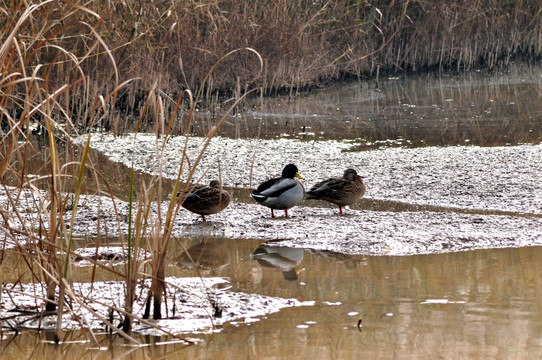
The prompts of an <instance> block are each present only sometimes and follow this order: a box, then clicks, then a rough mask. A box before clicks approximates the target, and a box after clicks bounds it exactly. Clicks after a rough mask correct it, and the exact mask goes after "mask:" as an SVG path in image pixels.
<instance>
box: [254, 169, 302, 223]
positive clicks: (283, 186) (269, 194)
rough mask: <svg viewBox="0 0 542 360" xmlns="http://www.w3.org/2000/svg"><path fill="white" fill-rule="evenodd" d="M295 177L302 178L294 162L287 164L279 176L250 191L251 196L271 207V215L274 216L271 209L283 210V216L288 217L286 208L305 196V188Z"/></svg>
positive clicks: (297, 202)
mask: <svg viewBox="0 0 542 360" xmlns="http://www.w3.org/2000/svg"><path fill="white" fill-rule="evenodd" d="M295 178H298V179H303V176H301V175H299V170H298V169H297V166H295V165H294V164H288V165H286V166H285V167H284V169H283V170H282V175H281V177H279V178H274V179H269V180H267V181H265V182H263V183H262V184H260V186H258V187H257V188H256V190H254V191H253V192H252V197H253V198H254V200H256V201H257V202H258V203H260V204H262V205H264V206H267V207H268V208H270V209H271V217H273V218H274V217H275V213H274V212H273V210H284V217H288V209H290V208H292V207H294V206H295V205H297V204H299V203H300V202H301V200H303V198H304V197H305V189H304V188H303V185H301V183H300V182H298V181H297V180H295Z"/></svg>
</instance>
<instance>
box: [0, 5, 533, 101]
mask: <svg viewBox="0 0 542 360" xmlns="http://www.w3.org/2000/svg"><path fill="white" fill-rule="evenodd" d="M25 3H26V2H7V1H3V2H2V3H1V9H0V24H2V26H1V28H2V30H1V34H0V35H1V37H2V43H3V44H4V45H7V48H6V49H4V50H7V54H8V55H7V56H13V55H14V54H16V53H17V52H20V53H21V56H20V57H13V59H12V61H10V62H8V64H7V65H8V66H7V68H6V67H5V68H3V69H2V71H3V74H4V75H6V74H9V73H13V72H17V71H20V68H21V65H22V64H21V62H24V66H25V67H26V69H27V71H28V72H30V73H32V72H33V71H36V72H37V74H40V73H41V72H43V71H45V70H47V69H48V68H49V67H50V65H51V64H52V63H53V62H55V63H56V64H57V66H55V68H54V69H53V70H52V73H51V74H50V76H49V79H50V81H51V83H55V84H56V85H57V86H58V84H66V83H69V84H73V85H72V89H71V91H72V94H74V95H77V99H75V98H74V99H72V100H71V104H70V109H71V110H73V111H79V112H82V111H83V110H82V108H85V109H86V108H87V107H88V106H89V103H91V102H92V99H95V98H96V96H97V95H99V94H103V93H111V92H112V91H113V89H115V87H116V86H118V84H120V83H122V82H123V81H126V80H129V79H130V80H131V83H130V84H129V85H127V86H125V87H123V89H122V91H119V93H118V97H117V98H116V99H115V101H116V105H115V106H116V107H117V108H118V109H120V110H123V111H125V112H130V111H132V110H133V109H134V108H140V107H141V106H143V103H144V101H145V99H146V97H147V94H148V92H149V90H150V89H152V88H153V86H156V88H157V89H158V90H159V91H160V92H161V93H162V94H163V95H164V97H165V98H166V99H167V98H168V97H172V98H175V97H176V96H175V95H176V94H178V93H179V92H180V91H181V90H183V89H187V88H188V89H191V90H192V91H193V92H194V93H196V92H197V91H198V90H199V89H200V87H201V86H202V83H203V82H204V81H203V80H204V78H205V76H206V75H207V73H208V71H209V70H210V69H211V67H212V66H213V65H214V64H215V63H216V62H217V60H218V59H220V58H221V57H222V56H223V55H224V54H226V53H228V52H229V51H231V50H233V49H238V48H244V47H250V48H253V49H254V50H256V51H257V52H258V53H259V54H261V56H262V58H263V61H264V71H263V73H262V74H261V76H259V77H258V78H256V79H254V74H256V73H257V72H258V69H259V67H260V59H258V58H257V57H256V56H254V54H253V53H252V52H249V51H244V52H238V53H236V54H235V55H233V56H230V57H228V58H227V59H225V60H224V61H222V62H221V63H220V64H219V66H218V67H217V68H216V69H215V70H214V71H213V73H212V74H211V76H210V78H209V81H208V82H207V83H206V85H205V89H202V90H204V94H210V93H215V92H223V93H228V94H233V93H240V92H242V91H244V90H245V89H246V88H249V87H262V89H263V90H264V92H265V93H272V92H274V91H277V90H279V89H285V88H303V87H305V86H310V85H313V84H316V83H318V82H321V81H325V80H332V79H338V78H341V77H344V76H366V75H369V76H371V75H373V76H374V75H376V74H378V72H379V71H405V70H409V71H418V70H425V69H459V70H462V69H470V68H473V67H485V68H493V67H496V66H500V65H506V64H507V63H508V62H509V61H510V60H511V59H517V58H521V59H526V60H532V59H539V58H540V55H541V54H542V14H541V11H542V10H541V8H540V6H539V4H538V2H536V1H514V2H511V1H503V0H478V1H470V0H462V1H452V2H451V1H436V0H419V1H408V0H406V1H389V0H376V1H370V2H369V1H363V0H360V1H345V0H339V1H312V0H310V1H308V0H307V1H305V0H303V1H283V0H277V1H247V2H241V1H216V0H205V1H193V0H189V1H184V2H180V1H159V2H140V1H133V0H128V1H123V2H116V1H106V0H90V1H87V2H85V4H84V6H85V7H84V8H83V7H79V6H76V5H75V3H72V2H68V1H53V2H50V3H47V4H45V5H43V6H42V7H41V8H40V10H39V11H37V12H35V13H33V14H32V16H30V17H28V18H27V19H25V20H24V21H23V22H21V23H20V24H18V21H19V20H20V19H21V16H22V14H23V13H24V11H26V10H27V9H28V6H27V4H25ZM15 29H16V32H17V36H16V37H15V38H14V39H13V41H9V44H8V42H7V41H6V40H7V39H8V37H9V35H10V33H12V31H13V30H15ZM59 49H62V50H59ZM4 56H6V54H4ZM73 59H75V60H73ZM74 61H75V62H76V63H77V66H75V65H74ZM4 64H5V62H4ZM40 66H41V69H38V67H40ZM74 82H75V84H74Z"/></svg>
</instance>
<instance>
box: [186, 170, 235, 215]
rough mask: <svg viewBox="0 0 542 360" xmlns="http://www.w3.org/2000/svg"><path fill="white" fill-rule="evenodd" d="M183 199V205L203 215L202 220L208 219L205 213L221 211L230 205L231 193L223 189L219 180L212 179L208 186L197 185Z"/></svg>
mask: <svg viewBox="0 0 542 360" xmlns="http://www.w3.org/2000/svg"><path fill="white" fill-rule="evenodd" d="M182 201H183V202H182V207H184V208H185V209H187V210H188V211H191V212H193V213H196V214H198V215H201V218H202V220H203V221H206V220H205V215H211V214H216V213H219V212H221V211H222V210H224V209H225V208H227V207H228V205H229V204H230V194H229V193H228V192H227V191H226V190H224V189H222V186H221V185H220V183H219V182H218V180H212V181H211V182H210V183H209V185H208V186H207V185H195V186H194V187H193V188H192V189H191V190H190V192H187V193H186V194H185V195H184V196H183V200H182Z"/></svg>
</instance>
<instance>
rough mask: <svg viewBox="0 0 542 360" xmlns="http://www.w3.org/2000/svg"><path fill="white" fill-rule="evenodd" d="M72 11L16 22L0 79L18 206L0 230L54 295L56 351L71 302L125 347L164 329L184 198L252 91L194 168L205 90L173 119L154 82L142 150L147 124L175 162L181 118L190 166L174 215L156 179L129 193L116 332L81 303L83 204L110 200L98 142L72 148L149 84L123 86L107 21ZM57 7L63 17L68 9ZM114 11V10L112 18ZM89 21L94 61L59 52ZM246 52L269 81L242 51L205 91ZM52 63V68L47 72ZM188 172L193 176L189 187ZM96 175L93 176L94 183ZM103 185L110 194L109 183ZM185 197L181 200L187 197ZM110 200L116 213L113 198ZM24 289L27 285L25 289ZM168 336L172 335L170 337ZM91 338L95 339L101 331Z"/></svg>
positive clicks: (7, 158)
mask: <svg viewBox="0 0 542 360" xmlns="http://www.w3.org/2000/svg"><path fill="white" fill-rule="evenodd" d="M71 5H73V6H71V7H66V9H65V10H66V12H65V13H63V18H62V21H61V22H57V21H51V22H46V26H38V25H43V24H38V23H39V22H40V21H39V20H38V18H39V17H38V16H36V13H40V16H41V17H44V18H49V19H50V18H51V17H50V16H49V15H52V14H53V12H52V11H53V10H57V8H55V7H53V8H51V7H49V6H51V2H44V3H42V4H40V5H35V6H34V5H33V6H29V7H28V8H27V9H26V10H25V12H24V13H23V14H22V15H21V17H20V19H19V20H18V21H17V22H13V24H12V25H13V27H12V29H11V32H10V33H9V35H8V36H6V37H5V41H4V42H3V43H2V47H1V48H0V69H1V70H2V74H3V75H2V78H1V79H0V90H1V94H2V95H1V98H0V109H1V110H2V111H1V112H0V120H2V124H3V125H4V126H3V131H5V136H4V137H3V138H2V140H1V142H0V153H1V154H2V158H1V159H2V160H1V161H0V176H1V177H2V179H3V181H2V192H3V193H4V194H2V195H5V198H6V199H7V200H6V201H7V202H8V208H7V209H6V210H3V211H2V223H1V224H0V229H1V231H2V232H3V233H5V237H4V238H5V239H7V238H10V239H12V240H13V242H15V243H17V244H18V245H19V246H18V248H17V250H6V253H8V254H9V252H11V255H17V256H20V257H21V258H22V259H23V260H24V262H25V264H26V266H27V268H28V272H30V273H31V281H33V282H34V283H37V284H41V285H42V286H43V292H44V294H43V296H41V297H38V298H37V300H41V301H43V304H44V305H43V308H42V310H43V311H42V312H41V313H40V314H39V316H40V317H43V316H48V315H51V314H56V315H57V320H56V338H55V339H56V341H61V340H62V336H63V332H62V328H63V314H64V310H65V309H68V310H69V309H70V306H66V301H67V300H69V301H71V302H73V303H77V304H79V305H80V306H82V307H84V308H85V309H87V310H88V311H89V312H91V313H93V315H94V316H97V317H98V318H100V319H101V321H102V322H103V323H104V324H106V325H107V326H109V327H110V328H112V329H116V332H117V333H119V334H121V335H122V336H124V337H125V338H127V339H129V340H130V341H132V342H137V341H136V340H135V339H134V338H133V337H131V336H130V332H131V330H132V326H133V320H134V319H137V320H138V321H139V322H142V323H145V324H147V325H149V326H153V327H156V328H157V329H160V328H159V326H158V325H156V324H153V323H151V322H149V321H148V320H146V318H148V317H150V307H151V303H152V308H153V311H152V317H153V319H160V318H162V316H163V314H162V308H163V303H164V301H163V296H164V294H165V292H166V287H167V284H166V280H165V267H166V262H167V258H168V257H167V249H168V246H169V244H170V242H171V240H172V233H173V227H174V222H175V221H174V220H175V217H176V215H177V213H178V212H179V210H180V207H181V204H180V202H179V201H178V200H177V199H178V198H179V199H180V198H182V194H183V193H185V192H186V191H187V190H188V184H189V183H190V182H191V181H192V180H193V176H194V173H195V171H196V168H197V167H198V165H199V162H200V160H201V158H202V156H203V154H204V152H205V149H206V147H207V145H208V144H209V142H210V141H211V139H212V138H213V137H214V136H215V135H216V133H217V131H218V129H219V127H220V126H221V125H222V123H224V122H225V121H226V119H227V118H228V117H229V115H230V114H231V112H232V111H233V110H234V109H235V107H236V106H237V105H238V103H239V102H240V101H241V100H242V99H243V98H244V97H245V96H246V95H247V94H249V93H250V91H244V92H243V94H241V93H239V94H238V98H237V99H236V101H234V102H233V103H232V104H230V105H229V108H228V110H227V111H226V114H225V115H224V116H223V117H222V118H221V119H220V120H219V121H218V122H217V123H216V124H215V125H214V126H213V127H212V129H211V130H210V131H209V132H208V134H207V136H206V137H205V144H204V146H203V149H202V150H201V152H200V154H199V156H198V157H197V159H195V161H192V162H190V163H189V162H187V161H185V158H186V155H185V154H186V151H187V144H188V136H189V135H188V134H189V133H190V131H189V129H190V126H191V120H192V118H193V116H194V113H195V111H196V109H197V104H198V103H199V101H200V99H201V97H202V96H203V89H204V87H203V86H202V87H200V88H199V90H198V92H197V93H196V95H195V96H193V95H192V92H191V91H190V90H187V89H186V90H183V91H180V92H179V96H178V97H177V99H176V100H175V101H172V102H173V103H174V107H173V108H172V111H168V110H167V109H166V108H165V106H164V103H166V102H167V101H171V100H170V99H169V98H168V96H167V94H165V93H164V92H163V91H160V89H159V87H158V81H154V82H153V84H152V85H151V87H150V88H149V89H150V90H149V91H148V92H147V93H146V95H145V97H144V101H143V105H142V108H141V111H140V116H139V121H138V122H137V123H136V125H135V133H134V135H133V136H134V141H137V133H138V131H139V129H140V128H141V127H142V124H144V123H145V121H146V119H147V121H148V119H150V120H152V124H153V125H154V130H155V133H156V144H157V146H156V154H157V159H158V163H159V166H160V167H161V166H162V165H163V163H164V162H165V161H167V157H166V156H165V155H164V148H165V145H166V142H167V140H168V137H169V136H171V134H172V129H173V128H174V126H175V125H176V123H177V122H178V121H179V118H183V117H180V116H178V114H179V113H184V114H185V115H184V119H185V123H184V127H185V133H186V134H187V135H186V136H187V138H186V141H187V142H186V145H185V148H184V149H183V150H182V151H181V153H180V156H181V158H182V161H181V165H180V167H179V171H178V176H177V179H176V181H175V184H174V187H173V190H172V192H171V194H170V200H169V204H167V212H166V214H162V211H161V208H162V178H161V177H160V176H156V177H154V178H152V180H151V181H150V182H149V183H146V184H145V183H143V184H141V185H140V186H141V188H140V189H137V190H138V191H137V194H138V195H137V196H135V195H134V194H135V193H136V191H135V190H136V189H135V185H134V184H135V182H134V181H133V179H134V173H133V170H132V174H131V179H132V181H131V185H130V188H129V189H127V192H128V199H129V202H128V209H129V210H128V224H129V226H128V231H127V233H123V234H121V235H120V238H121V240H122V241H125V244H126V248H127V261H126V268H125V271H124V274H123V277H124V279H125V281H126V294H125V298H124V300H125V301H124V305H123V307H122V308H117V307H111V311H112V312H117V313H120V314H121V315H122V317H123V321H122V327H121V328H116V327H115V325H114V324H113V323H112V319H108V318H106V317H104V316H103V315H99V314H97V313H96V311H94V310H93V309H92V308H90V307H89V306H88V305H86V304H87V302H88V300H89V298H86V297H81V295H77V294H76V291H74V290H73V289H72V285H73V280H72V276H71V269H72V264H71V258H72V250H73V244H72V240H73V237H74V234H73V229H74V228H75V226H74V225H75V221H76V214H77V211H78V204H79V198H80V196H81V193H82V191H83V188H85V189H86V191H89V189H93V188H96V189H94V190H93V191H95V192H97V193H101V191H100V190H99V188H100V187H102V185H101V184H100V182H99V181H98V180H96V179H98V178H101V177H102V176H101V174H92V172H93V171H94V170H93V168H92V166H90V167H89V166H88V153H89V148H90V140H91V136H92V133H91V132H89V133H88V136H87V141H86V143H85V145H84V146H83V147H82V148H81V149H80V151H79V152H75V151H74V150H73V148H72V147H71V144H70V135H72V134H76V133H77V132H78V130H81V129H84V130H90V129H92V128H94V127H95V125H96V124H98V123H100V122H101V123H102V124H104V123H105V122H106V121H109V120H106V119H110V118H114V117H115V110H114V109H115V104H116V102H117V97H118V94H119V93H121V92H122V91H123V90H124V89H125V88H126V87H128V86H129V85H130V84H131V83H133V82H137V81H140V83H142V84H143V83H145V81H147V80H148V79H123V81H122V82H120V76H119V74H120V73H119V71H118V65H117V61H118V60H117V59H116V58H115V54H114V51H113V50H112V49H111V48H110V47H109V45H108V44H107V42H106V41H105V40H104V38H105V37H104V35H107V32H104V31H102V32H99V31H98V29H99V28H100V26H101V24H102V22H103V20H104V18H103V16H102V15H99V14H97V13H96V12H94V11H92V10H91V9H89V8H85V7H82V6H77V5H75V4H71ZM57 6H60V7H62V6H65V4H60V5H59V4H57ZM110 11H111V9H110V8H108V10H107V11H106V12H105V14H107V13H108V12H110ZM82 19H87V20H89V19H93V20H94V24H92V25H91V24H89V23H85V24H83V25H84V26H83V28H86V29H87V33H86V34H80V35H78V36H76V37H74V38H73V39H72V41H75V42H76V43H78V44H83V48H84V49H83V50H84V51H82V50H81V49H79V48H65V47H61V46H60V45H58V44H57V42H60V43H62V41H61V40H59V39H62V38H63V37H66V36H68V37H71V36H72V35H71V34H72V32H73V31H74V29H79V27H78V24H79V23H81V22H83V20H82ZM70 24H71V25H70ZM27 27H29V28H33V29H34V31H35V32H34V33H33V36H34V37H33V39H36V40H35V41H33V40H31V41H30V42H29V43H25V42H24V41H22V40H21V39H23V38H24V37H25V33H24V31H22V30H21V29H23V28H25V29H26V28H27ZM243 52H246V53H249V54H251V56H253V57H254V58H255V59H256V60H255V61H256V63H258V64H259V67H258V68H257V70H258V71H257V72H256V76H255V78H257V77H258V76H259V75H260V74H261V73H262V69H263V60H262V58H261V57H260V55H259V54H258V53H257V52H256V51H255V50H253V49H251V48H240V49H237V50H233V51H230V52H228V53H227V54H225V55H224V56H222V57H221V58H219V59H217V60H216V62H215V64H214V65H213V66H211V67H210V70H208V72H207V75H206V77H205V78H204V80H203V83H205V82H207V81H209V79H210V78H211V76H212V75H213V74H214V73H215V72H216V71H217V69H218V68H219V67H220V66H221V64H222V63H223V62H225V61H228V60H229V59H230V58H231V57H234V56H237V55H238V54H239V53H243ZM45 58H46V61H45V62H41V63H40V62H39V61H44V60H45ZM104 62H105V63H109V65H108V66H107V67H105V68H106V70H105V74H106V75H104V72H102V70H103V69H104ZM253 75H254V74H253ZM104 76H105V77H104ZM106 78H107V79H106ZM97 79H99V80H107V81H108V85H107V86H105V85H104V86H103V87H102V88H100V89H96V88H94V86H95V84H96V83H97ZM63 81H64V82H63ZM251 82H252V83H253V82H254V81H251ZM81 98H83V99H85V101H86V103H82V102H81ZM80 105H83V108H84V115H85V116H86V118H85V120H84V121H83V122H81V121H79V120H80V116H81V115H82V114H83V113H82V112H81V111H80V109H79V106H80ZM166 119H167V120H166ZM114 128H116V125H115V126H114ZM35 129H41V130H39V131H38V132H40V133H43V134H44V135H46V137H45V139H46V143H47V145H48V148H47V152H48V162H47V166H48V169H47V171H46V173H47V175H45V176H44V177H42V178H41V180H46V185H45V186H44V189H40V188H38V186H36V182H35V181H34V179H33V178H29V177H28V176H27V174H26V164H27V163H28V160H29V157H30V156H31V154H33V153H34V149H32V147H33V144H32V142H31V133H32V132H33V131H34V130H35ZM61 149H63V151H62V150H61ZM186 168H188V175H187V177H186V178H184V174H186V171H185V170H186ZM89 174H92V175H91V176H88V175H89ZM4 179H10V182H11V183H12V184H15V185H16V186H15V187H8V186H7V185H6V183H5V181H4ZM101 181H103V183H104V184H105V186H106V187H108V184H107V179H104V180H101ZM23 193H24V194H28V193H29V194H31V195H32V196H33V200H32V207H33V211H31V212H30V214H29V215H27V214H25V210H24V208H23V206H22V205H23V199H22V197H21V194H23ZM177 194H180V196H179V197H177ZM110 197H111V200H112V203H113V204H115V198H114V197H113V195H112V194H111V195H110ZM155 209H156V210H155ZM34 210H35V211H34ZM115 211H116V210H115ZM70 215H71V216H70ZM117 216H119V214H118V213H117ZM29 218H30V220H29ZM65 219H70V220H69V223H66V220H65ZM119 228H120V224H119ZM20 238H24V239H25V240H26V242H25V244H23V243H22V242H21V241H19V239H20ZM142 250H147V251H150V253H151V256H150V258H149V259H145V258H142V257H141V253H142ZM32 254H35V255H32ZM2 255H4V252H3V253H2ZM2 258H3V257H2ZM2 258H0V259H2ZM95 264H96V265H97V264H98V263H95ZM116 275H119V274H118V273H117V272H112V276H116ZM142 278H151V279H152V284H151V286H150V288H149V289H147V290H148V291H147V293H148V297H147V300H146V304H147V307H146V308H147V310H146V311H145V313H144V314H143V315H142V316H140V315H137V314H135V313H134V302H135V301H136V292H135V289H136V285H137V284H138V281H139V280H140V279H142ZM19 281H21V282H22V279H20V280H19ZM91 281H92V280H91ZM37 305H38V306H39V304H37ZM81 324H82V326H83V325H84V320H81ZM160 330H162V331H164V332H165V333H167V332H166V331H165V330H163V329H160ZM90 334H91V336H92V338H94V339H95V337H94V335H93V333H92V331H91V332H90ZM169 335H173V334H169Z"/></svg>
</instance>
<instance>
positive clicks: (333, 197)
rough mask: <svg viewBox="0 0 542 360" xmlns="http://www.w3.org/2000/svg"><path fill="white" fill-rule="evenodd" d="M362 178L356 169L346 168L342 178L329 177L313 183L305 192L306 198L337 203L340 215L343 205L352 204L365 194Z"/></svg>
mask: <svg viewBox="0 0 542 360" xmlns="http://www.w3.org/2000/svg"><path fill="white" fill-rule="evenodd" d="M363 179H364V177H363V176H359V175H358V173H357V172H356V170H354V169H347V170H345V172H344V175H343V177H342V178H331V179H327V180H324V181H320V182H319V183H317V184H315V185H314V186H313V187H312V188H311V189H310V190H309V191H308V192H307V199H318V200H325V201H329V202H331V203H333V204H336V205H339V214H341V215H342V214H343V210H342V207H343V206H346V205H352V204H354V203H355V202H356V201H358V200H359V198H361V197H362V196H363V194H365V184H364V183H363Z"/></svg>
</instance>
